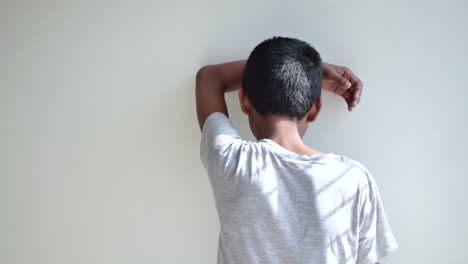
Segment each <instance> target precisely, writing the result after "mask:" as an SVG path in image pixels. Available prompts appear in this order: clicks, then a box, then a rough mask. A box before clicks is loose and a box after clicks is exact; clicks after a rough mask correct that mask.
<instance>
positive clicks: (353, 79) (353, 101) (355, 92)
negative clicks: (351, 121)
mask: <svg viewBox="0 0 468 264" xmlns="http://www.w3.org/2000/svg"><path fill="white" fill-rule="evenodd" d="M342 76H343V77H344V78H345V79H347V80H349V82H350V83H351V87H350V88H349V91H350V93H351V94H350V95H348V96H349V97H348V98H349V99H348V100H349V101H348V100H347V101H346V102H347V103H348V110H349V111H352V109H353V108H355V107H356V106H357V104H358V103H359V101H360V100H361V94H362V87H363V84H362V81H361V80H360V79H359V78H358V77H357V76H356V75H355V74H354V73H353V72H352V71H351V70H350V69H348V68H344V72H343V74H342Z"/></svg>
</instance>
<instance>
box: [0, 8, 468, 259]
mask: <svg viewBox="0 0 468 264" xmlns="http://www.w3.org/2000/svg"><path fill="white" fill-rule="evenodd" d="M467 10H468V4H467V2H466V1H455V0H450V1H439V2H436V1H423V0H416V1H404V0H398V1H395V0H393V1H375V0H358V1H338V0H333V1H310V0H307V1H306V0H304V1H296V2H294V1H290V2H288V1H267V0H264V1H250V0H237V1H215V0H213V1H206V0H203V1H201V0H200V1H185V2H182V1H166V2H163V1H147V2H142V1H129V2H128V3H121V2H110V1H109V2H103V1H89V2H85V1H74V3H72V2H71V1H69V3H67V4H65V3H64V2H63V1H54V2H52V1H49V2H46V1H42V3H39V2H38V1H37V2H32V3H29V4H26V3H21V4H20V3H18V2H16V3H15V2H14V1H11V2H10V3H6V2H4V1H2V2H1V4H0V33H1V34H0V38H1V39H0V128H1V129H0V195H1V196H0V263H5V264H6V263H8V264H30V263H31V264H53V263H60V264H61V263H67V264H74V263H96V264H97V263H99V264H102V263H112V264H117V263H139V264H142V263H215V258H216V249H217V232H218V219H217V216H216V211H215V208H214V202H213V198H212V196H211V195H212V194H211V190H210V186H209V182H208V180H207V177H206V175H205V173H204V170H203V168H202V166H201V164H200V162H199V156H198V144H199V137H200V133H199V130H198V127H197V123H196V118H195V106H194V75H195V72H196V71H197V69H198V68H199V67H200V66H202V65H204V64H207V63H218V62H224V61H227V60H233V59H241V58H246V57H247V56H248V54H249V52H250V50H251V49H252V48H253V47H254V46H255V45H256V44H257V43H259V42H260V41H262V40H263V39H265V38H267V37H271V36H273V35H283V36H291V37H299V38H301V39H304V40H307V41H309V42H310V43H312V44H313V45H314V46H315V47H317V48H318V49H319V51H320V52H322V54H323V57H324V59H325V60H327V61H330V62H334V63H338V64H342V65H347V66H349V67H350V68H351V69H353V70H354V71H355V72H356V73H357V74H358V75H359V76H360V77H361V78H362V80H363V81H364V84H365V86H364V88H365V92H364V95H363V99H362V103H361V104H360V106H359V108H358V109H357V110H356V111H355V112H353V113H348V112H347V111H346V107H345V106H344V102H341V100H339V99H338V98H335V97H332V96H330V95H328V94H327V95H325V97H326V98H325V104H324V108H325V109H324V111H323V114H322V115H321V117H320V118H319V121H318V122H317V123H316V125H314V126H313V127H312V128H311V130H310V131H309V133H308V134H307V136H306V138H305V140H306V142H307V143H309V144H311V145H312V146H314V147H316V148H318V149H320V150H322V151H326V152H334V153H341V154H345V155H347V156H349V157H351V158H354V159H357V160H359V161H361V162H362V163H364V164H366V165H367V167H368V168H369V169H370V170H371V172H373V174H374V176H375V178H376V180H377V183H378V184H379V187H380V190H381V193H382V196H383V200H384V204H385V207H386V211H387V214H388V217H389V219H390V223H391V225H392V227H393V230H394V233H395V235H396V237H397V239H398V241H399V243H400V249H399V250H398V251H397V252H396V253H395V254H393V255H392V256H391V257H390V258H388V259H387V261H385V263H402V264H403V263H434V264H435V263H437V264H439V263H451V264H453V263H466V259H467V258H468V250H467V246H466V245H467V244H466V238H467V236H468V228H467V225H466V223H468V214H467V202H468V199H467V196H466V195H465V194H466V189H467V183H468V181H467V177H468V167H467V162H466V154H465V152H466V149H467V148H468V142H467V135H468V126H467V118H466V115H467V114H468V111H467V110H468V108H467V106H466V103H465V101H466V98H467V96H468V92H467V84H468V74H467V73H466V72H467V70H468V66H467V64H466V59H467V58H468V52H467V47H468V30H467V29H466V25H468V17H467V16H466V11H467ZM228 99H229V105H230V106H232V107H231V108H230V109H231V115H232V118H233V120H234V121H235V123H236V124H237V125H238V128H239V130H240V131H241V132H242V133H243V134H244V135H245V136H246V137H247V138H252V137H251V136H250V134H249V131H248V126H247V123H246V121H245V119H244V117H243V116H242V114H241V112H240V111H239V109H238V108H237V101H236V100H237V99H236V97H235V96H234V95H231V96H229V98H228Z"/></svg>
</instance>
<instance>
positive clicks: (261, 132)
mask: <svg viewBox="0 0 468 264" xmlns="http://www.w3.org/2000/svg"><path fill="white" fill-rule="evenodd" d="M322 76H323V80H322ZM241 84H242V88H240V86H241ZM322 87H323V89H326V90H330V91H332V92H334V93H336V94H338V95H340V96H342V97H343V98H344V99H345V101H346V102H347V104H348V109H349V110H350V111H351V110H352V109H353V108H354V107H356V105H357V103H358V102H359V98H360V94H361V90H362V83H361V82H360V81H359V79H358V78H357V77H356V76H355V75H354V74H353V73H352V72H351V71H350V70H348V69H346V68H344V67H339V66H335V65H331V64H327V63H322V62H321V58H320V55H319V53H318V52H317V51H316V50H315V49H314V48H312V47H311V46H310V45H309V44H307V43H306V42H303V41H300V40H297V39H291V38H281V37H275V38H272V39H268V40H266V41H264V42H262V43H260V44H259V45H258V46H257V47H255V49H254V50H253V51H252V53H251V54H250V56H249V58H248V60H247V61H236V62H229V63H225V64H219V65H211V66H205V67H203V68H202V69H200V70H199V72H198V73H197V82H196V100H197V114H198V121H199V125H200V128H201V129H202V140H201V151H200V153H201V160H202V162H203V165H204V166H205V168H206V170H207V173H208V176H209V178H210V182H211V187H212V189H213V194H214V197H215V202H216V208H217V211H218V216H219V220H220V224H221V225H220V227H221V228H220V237H219V248H218V263H236V264H237V263H240V264H241V263H246V264H247V263H289V264H291V263H320V264H324V263H337V264H344V263H372V264H374V263H377V262H378V261H380V259H381V258H383V257H384V256H386V255H387V254H388V253H389V252H391V251H393V250H395V249H396V248H397V243H396V241H395V239H394V237H393V235H392V232H391V230H390V226H389V225H388V222H387V219H386V216H385V213H384V210H383V207H382V203H381V200H380V197H379V192H378V190H377V186H376V184H375V182H374V179H373V178H372V176H371V175H370V173H369V172H368V171H367V169H366V168H365V167H364V166H363V165H361V164H360V163H358V162H356V161H353V160H351V159H348V158H346V157H343V156H339V155H336V154H332V153H328V154H325V153H321V152H319V151H317V150H314V149H312V148H309V147H308V146H306V145H305V144H304V143H303V142H302V137H303V135H304V133H305V132H306V130H307V127H308V124H309V123H310V122H313V121H314V120H315V119H316V118H317V116H318V114H319V112H320V109H321V106H322V101H321V98H320V95H321V90H322ZM239 88H240V89H239ZM236 89H239V101H240V105H241V108H242V111H243V112H244V113H245V114H246V115H247V116H248V118H249V125H250V128H251V130H252V133H253V134H254V136H255V137H256V139H257V140H258V141H257V142H247V141H243V140H242V139H241V138H240V136H239V134H238V133H237V131H236V129H235V128H234V126H233V125H232V123H231V122H230V121H229V119H228V111H227V107H226V103H225V100H224V93H225V92H229V91H234V90H236Z"/></svg>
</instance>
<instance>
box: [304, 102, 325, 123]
mask: <svg viewBox="0 0 468 264" xmlns="http://www.w3.org/2000/svg"><path fill="white" fill-rule="evenodd" d="M320 110H322V97H319V98H317V100H316V101H315V103H314V105H313V106H312V108H311V109H310V111H309V113H307V122H314V121H315V120H316V119H317V116H318V114H319V113H320Z"/></svg>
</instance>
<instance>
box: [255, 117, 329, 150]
mask: <svg viewBox="0 0 468 264" xmlns="http://www.w3.org/2000/svg"><path fill="white" fill-rule="evenodd" d="M260 119H261V120H257V122H256V123H257V124H258V126H257V135H256V136H257V139H264V138H266V139H270V140H272V141H274V142H275V143H277V144H278V145H280V146H282V147H283V148H285V149H287V150H289V151H292V152H294V153H296V154H299V155H308V156H310V155H319V154H323V153H321V152H319V151H316V150H314V149H311V148H309V147H308V146H307V145H306V144H304V142H303V141H302V136H303V135H304V133H305V131H306V129H307V122H306V121H305V120H299V121H297V122H296V121H292V120H291V119H289V118H284V117H278V116H267V117H261V118H260Z"/></svg>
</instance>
